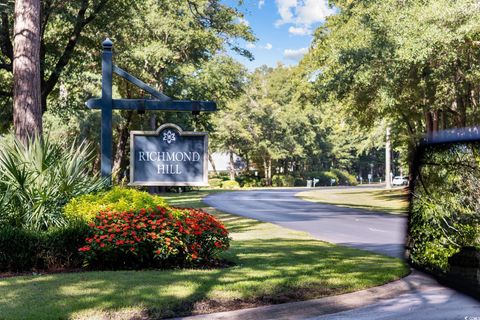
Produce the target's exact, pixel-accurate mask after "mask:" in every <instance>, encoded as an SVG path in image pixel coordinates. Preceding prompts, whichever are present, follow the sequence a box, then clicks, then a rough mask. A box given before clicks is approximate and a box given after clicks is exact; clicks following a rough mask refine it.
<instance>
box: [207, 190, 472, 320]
mask: <svg viewBox="0 0 480 320" xmlns="http://www.w3.org/2000/svg"><path fill="white" fill-rule="evenodd" d="M309 190H311V189H309ZM301 191H305V189H270V190H252V191H238V192H226V193H218V194H213V195H210V196H208V197H207V198H205V199H204V202H205V203H206V204H208V205H210V206H212V207H215V208H217V209H219V210H222V211H225V212H229V213H233V214H237V215H240V216H244V217H248V218H253V219H257V220H260V221H265V222H272V223H275V224H278V225H281V226H284V227H287V228H290V229H294V230H300V231H306V232H309V233H310V234H311V235H312V236H313V237H315V238H317V239H319V240H324V241H327V242H331V243H336V244H340V245H345V246H351V247H355V248H358V249H362V250H369V251H373V252H377V253H381V254H385V255H389V256H393V257H403V254H404V242H405V233H406V222H407V220H406V217H405V216H399V215H390V214H382V213H378V212H369V211H365V210H361V209H351V208H342V207H337V206H334V205H328V204H321V203H313V202H308V201H305V200H302V199H300V198H298V197H296V196H295V194H297V193H298V192H301ZM415 277H417V278H416V279H414V277H413V276H408V277H406V278H405V280H406V281H407V282H408V281H418V280H420V283H419V284H417V285H415V286H412V289H411V290H410V292H406V293H404V294H401V295H399V296H398V297H396V298H390V299H385V300H383V301H381V302H377V303H374V304H371V305H367V306H364V307H361V308H356V309H352V310H348V311H344V312H340V313H336V314H329V315H323V316H318V317H312V316H311V315H310V316H309V317H308V318H309V319H312V320H313V319H318V320H320V319H358V320H362V319H363V320H367V319H368V320H370V319H384V320H387V319H388V320H393V319H422V320H423V319H428V320H430V319H431V320H436V319H445V320H447V319H466V320H474V319H475V320H480V303H479V301H477V300H475V299H473V298H470V297H468V296H465V295H463V294H461V293H459V292H457V291H455V290H452V289H449V288H446V287H443V286H441V285H439V284H438V283H437V282H436V281H435V280H433V279H431V278H430V277H428V276H426V275H423V274H421V275H420V276H419V275H418V274H417V275H416V276H415ZM418 277H420V278H418ZM305 318H307V317H302V316H301V310H299V314H298V319H305Z"/></svg>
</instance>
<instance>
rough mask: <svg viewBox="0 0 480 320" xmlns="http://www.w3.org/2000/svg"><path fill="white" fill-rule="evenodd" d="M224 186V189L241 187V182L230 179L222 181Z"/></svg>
mask: <svg viewBox="0 0 480 320" xmlns="http://www.w3.org/2000/svg"><path fill="white" fill-rule="evenodd" d="M222 188H223V189H239V188H240V184H238V182H237V181H235V180H228V181H224V182H223V183H222Z"/></svg>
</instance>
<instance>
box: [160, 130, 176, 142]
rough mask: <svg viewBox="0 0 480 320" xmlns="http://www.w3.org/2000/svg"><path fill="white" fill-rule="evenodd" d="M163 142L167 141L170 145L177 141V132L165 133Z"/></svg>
mask: <svg viewBox="0 0 480 320" xmlns="http://www.w3.org/2000/svg"><path fill="white" fill-rule="evenodd" d="M163 141H167V143H168V144H170V143H172V142H174V141H175V132H172V131H170V130H168V131H167V132H164V133H163Z"/></svg>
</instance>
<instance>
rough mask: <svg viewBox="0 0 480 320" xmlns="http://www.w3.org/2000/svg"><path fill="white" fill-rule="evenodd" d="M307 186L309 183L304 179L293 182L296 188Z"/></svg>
mask: <svg viewBox="0 0 480 320" xmlns="http://www.w3.org/2000/svg"><path fill="white" fill-rule="evenodd" d="M306 185H307V181H306V180H305V179H302V178H295V181H294V182H293V186H294V187H305V186H306Z"/></svg>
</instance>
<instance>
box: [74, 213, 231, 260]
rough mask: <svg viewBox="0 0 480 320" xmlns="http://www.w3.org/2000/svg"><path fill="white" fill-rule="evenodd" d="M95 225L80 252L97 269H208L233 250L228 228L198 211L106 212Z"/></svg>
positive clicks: (92, 223)
mask: <svg viewBox="0 0 480 320" xmlns="http://www.w3.org/2000/svg"><path fill="white" fill-rule="evenodd" d="M89 225H90V228H91V230H92V236H90V237H88V238H87V239H86V245H85V246H83V247H81V248H80V249H79V251H81V252H83V255H84V256H85V260H86V263H87V264H88V265H89V266H90V267H92V268H97V269H130V268H133V269H138V268H146V267H177V266H188V265H197V264H200V265H205V264H208V263H209V262H213V261H214V260H216V259H217V258H218V254H219V253H220V252H221V251H223V250H226V249H228V247H229V238H228V232H227V230H226V229H225V227H224V226H223V225H222V224H221V223H220V222H218V221H217V220H216V219H215V218H214V217H213V216H212V215H210V214H208V213H206V212H204V211H201V210H196V209H180V208H165V207H158V208H154V209H147V210H145V209H142V210H138V211H130V212H101V213H99V214H98V215H97V216H96V217H95V219H94V220H93V222H91V223H90V224H89Z"/></svg>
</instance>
